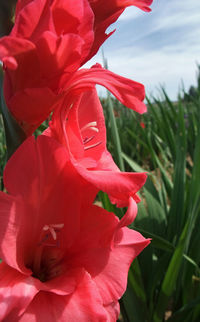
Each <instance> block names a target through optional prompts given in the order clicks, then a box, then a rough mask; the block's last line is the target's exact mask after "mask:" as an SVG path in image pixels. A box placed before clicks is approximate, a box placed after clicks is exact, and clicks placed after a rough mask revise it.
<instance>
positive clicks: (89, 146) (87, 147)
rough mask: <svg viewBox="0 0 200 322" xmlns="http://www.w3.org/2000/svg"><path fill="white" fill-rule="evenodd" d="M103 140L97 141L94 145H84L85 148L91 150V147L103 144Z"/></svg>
mask: <svg viewBox="0 0 200 322" xmlns="http://www.w3.org/2000/svg"><path fill="white" fill-rule="evenodd" d="M101 143H102V142H97V143H95V144H93V145H88V146H84V150H89V149H92V148H94V147H95V146H98V145H99V144H101Z"/></svg>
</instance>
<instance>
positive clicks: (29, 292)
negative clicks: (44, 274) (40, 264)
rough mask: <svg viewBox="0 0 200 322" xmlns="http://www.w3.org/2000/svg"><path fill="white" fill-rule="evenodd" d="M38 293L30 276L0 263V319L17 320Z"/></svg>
mask: <svg viewBox="0 0 200 322" xmlns="http://www.w3.org/2000/svg"><path fill="white" fill-rule="evenodd" d="M37 293H38V289H37V287H36V286H35V285H34V281H33V279H32V278H31V277H29V276H28V277H27V276H25V275H23V274H21V273H19V272H18V271H17V270H15V269H12V268H11V267H9V266H8V265H6V264H5V263H1V264H0V320H1V321H2V320H4V319H5V321H18V317H19V315H21V314H22V313H23V312H24V311H25V310H26V308H27V307H28V305H29V304H30V303H31V301H32V299H33V298H34V296H35V295H36V294H37Z"/></svg>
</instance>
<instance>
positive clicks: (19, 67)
mask: <svg viewBox="0 0 200 322" xmlns="http://www.w3.org/2000/svg"><path fill="white" fill-rule="evenodd" d="M93 20H94V18H93V12H92V10H91V8H90V5H89V3H88V1H87V0H81V1H80V0H79V1H78V0H76V1H75V0H68V1H62V0H54V1H52V0H45V1H40V0H28V1H27V0H18V2H17V7H16V17H15V25H14V27H13V30H12V32H11V34H10V35H9V36H7V37H3V38H2V39H1V40H0V59H1V60H2V61H3V63H4V68H5V81H4V94H5V98H6V103H7V105H8V108H9V109H10V111H11V113H12V114H13V115H14V117H15V118H16V120H18V121H19V122H20V123H21V125H22V127H23V128H24V129H25V131H26V132H27V133H28V134H30V133H32V132H33V131H34V130H35V129H36V128H37V127H38V126H39V125H40V123H41V122H42V121H44V120H45V119H46V118H47V116H48V115H49V113H50V112H51V111H52V110H53V108H55V104H56V103H57V101H58V100H59V99H61V97H60V94H61V93H62V88H61V87H60V78H61V77H62V76H63V74H65V75H68V76H69V75H70V74H71V73H73V72H74V71H76V70H77V69H78V68H79V67H80V66H81V64H82V61H83V59H86V57H87V55H88V53H89V51H90V47H91V44H92V43H93V38H94V35H93Z"/></svg>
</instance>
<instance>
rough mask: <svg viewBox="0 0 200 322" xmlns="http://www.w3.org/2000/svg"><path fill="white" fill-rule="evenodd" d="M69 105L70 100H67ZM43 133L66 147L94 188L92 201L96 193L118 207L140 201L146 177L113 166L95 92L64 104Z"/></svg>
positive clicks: (81, 173)
mask: <svg viewBox="0 0 200 322" xmlns="http://www.w3.org/2000/svg"><path fill="white" fill-rule="evenodd" d="M81 84H82V83H81ZM71 102H72V97H71V100H68V103H69V104H70V103H71ZM66 119H67V121H66ZM45 134H46V135H49V136H51V137H53V138H55V139H56V140H57V141H59V142H60V143H61V144H63V145H64V146H65V147H66V150H67V151H68V154H69V158H70V160H71V162H72V164H73V166H74V168H75V169H76V171H77V172H78V173H79V174H80V175H81V177H82V178H83V179H85V181H86V182H88V183H90V184H92V185H93V189H91V190H92V191H91V192H90V197H91V200H92V201H93V200H94V198H95V196H96V194H97V192H98V191H99V190H102V191H104V192H106V193H107V194H108V195H109V197H110V199H111V201H112V202H113V203H116V204H117V205H118V206H119V207H124V206H127V205H128V202H129V197H130V196H132V197H133V198H134V199H135V200H136V201H137V202H138V201H140V199H139V198H138V196H137V195H136V192H137V191H138V190H139V189H140V188H141V187H142V186H143V185H144V183H145V180H146V174H145V173H130V172H126V173H125V172H120V170H119V169H118V167H117V166H116V164H115V163H114V161H113V159H112V156H111V155H110V153H109V152H108V151H107V148H106V127H105V121H104V115H103V109H102V106H101V103H100V101H99V98H98V96H97V93H96V90H95V89H91V90H88V91H85V92H83V93H82V94H79V95H76V96H75V97H74V101H73V104H71V107H70V106H69V105H67V103H66V105H64V106H63V107H62V108H61V110H60V111H58V110H57V112H55V113H54V115H53V120H52V122H51V123H50V129H48V130H47V132H46V133H45ZM83 185H85V186H86V183H83ZM94 187H96V189H94ZM85 189H86V188H85Z"/></svg>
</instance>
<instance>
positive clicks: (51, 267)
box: [0, 136, 149, 322]
mask: <svg viewBox="0 0 200 322" xmlns="http://www.w3.org/2000/svg"><path fill="white" fill-rule="evenodd" d="M27 156H28V157H27ZM4 182H5V186H6V189H7V191H8V192H9V194H5V193H3V192H1V193H0V221H1V226H0V257H1V258H2V259H3V263H1V264H0V299H1V301H0V319H1V320H7V321H50V322H51V321H52V322H53V321H83V322H88V321H102V322H104V321H113V322H114V321H116V319H117V316H118V314H119V305H118V299H119V298H120V297H121V296H122V294H123V292H124V291H125V288H126V283H127V273H128V268H129V266H130V264H131V262H132V260H133V259H134V258H135V257H136V256H137V255H138V254H139V253H140V252H141V251H142V249H143V248H144V247H146V246H147V245H148V243H149V240H146V239H144V238H143V237H142V236H141V235H140V234H139V233H138V232H135V231H133V230H131V229H128V228H126V227H125V226H126V225H128V224H130V223H131V222H132V221H133V220H134V217H135V215H136V212H137V206H136V204H135V202H134V201H133V199H132V198H130V202H129V208H128V211H127V213H126V215H125V216H124V217H123V219H122V220H121V221H119V220H118V219H117V218H116V217H115V216H114V215H113V214H111V213H108V212H107V211H105V210H104V209H102V208H99V207H96V206H91V205H90V206H89V205H88V204H86V203H85V202H83V201H81V200H82V199H81V195H80V193H83V194H84V191H82V190H81V189H80V185H79V178H78V176H76V175H75V172H74V171H73V168H72V167H71V165H70V163H69V160H68V158H67V156H66V150H65V149H64V148H63V147H62V146H60V145H59V144H57V143H56V141H55V140H53V139H50V138H47V137H45V136H41V137H39V138H38V139H37V141H36V142H35V141H34V139H33V138H29V139H28V140H27V141H25V142H24V143H23V144H22V145H21V146H20V148H19V149H18V150H17V152H16V153H15V154H13V156H12V157H11V159H10V160H9V161H8V163H7V166H6V169H5V173H4Z"/></svg>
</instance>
